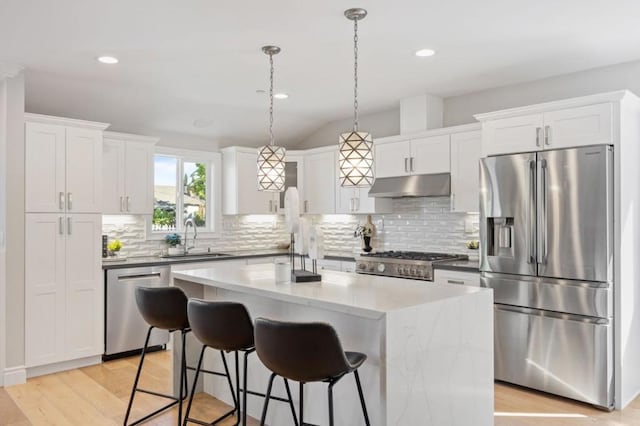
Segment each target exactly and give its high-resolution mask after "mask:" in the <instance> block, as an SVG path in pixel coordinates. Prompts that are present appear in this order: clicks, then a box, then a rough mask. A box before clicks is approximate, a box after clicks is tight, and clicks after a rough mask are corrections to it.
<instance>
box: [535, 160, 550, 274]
mask: <svg viewBox="0 0 640 426" xmlns="http://www.w3.org/2000/svg"><path fill="white" fill-rule="evenodd" d="M538 174H539V176H538V178H539V186H538V195H539V198H538V209H537V211H538V254H537V262H538V263H539V264H540V265H546V263H547V243H548V232H547V228H548V226H547V225H548V223H547V222H548V221H547V160H545V159H544V158H543V159H540V160H538Z"/></svg>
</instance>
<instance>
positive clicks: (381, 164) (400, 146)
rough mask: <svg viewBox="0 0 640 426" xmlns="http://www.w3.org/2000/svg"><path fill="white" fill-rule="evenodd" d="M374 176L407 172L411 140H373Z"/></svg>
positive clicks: (404, 173) (390, 175)
mask: <svg viewBox="0 0 640 426" xmlns="http://www.w3.org/2000/svg"><path fill="white" fill-rule="evenodd" d="M374 147H375V148H374V149H375V156H374V157H373V158H374V162H375V170H376V173H375V176H376V178H384V177H392V176H405V175H408V174H410V172H409V158H411V142H410V141H408V140H405V141H396V142H384V143H380V142H377V141H376V142H374Z"/></svg>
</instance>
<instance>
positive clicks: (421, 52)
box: [416, 49, 436, 58]
mask: <svg viewBox="0 0 640 426" xmlns="http://www.w3.org/2000/svg"><path fill="white" fill-rule="evenodd" d="M435 54H436V51H435V50H432V49H420V50H418V51H417V52H416V56H419V57H421V58H426V57H427V56H433V55H435Z"/></svg>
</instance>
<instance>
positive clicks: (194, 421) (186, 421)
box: [185, 409, 236, 426]
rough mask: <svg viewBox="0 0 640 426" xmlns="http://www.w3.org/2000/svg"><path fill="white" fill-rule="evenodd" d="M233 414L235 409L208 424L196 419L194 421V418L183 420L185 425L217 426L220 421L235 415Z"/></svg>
mask: <svg viewBox="0 0 640 426" xmlns="http://www.w3.org/2000/svg"><path fill="white" fill-rule="evenodd" d="M235 412H236V410H235V409H233V410H230V411H228V412H227V413H225V414H223V415H222V416H220V417H218V418H217V419H215V420H214V421H212V422H209V423H207V422H204V421H202V420H198V419H194V418H191V417H187V418H186V419H185V423H195V424H199V425H203V426H213V425H217V424H218V423H220V422H221V421H223V420H224V419H226V418H227V417H229V416H231V415H233V413H235Z"/></svg>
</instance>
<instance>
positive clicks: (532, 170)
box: [527, 160, 536, 264]
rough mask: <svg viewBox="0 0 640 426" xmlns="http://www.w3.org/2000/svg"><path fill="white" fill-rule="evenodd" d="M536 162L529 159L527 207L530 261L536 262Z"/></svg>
mask: <svg viewBox="0 0 640 426" xmlns="http://www.w3.org/2000/svg"><path fill="white" fill-rule="evenodd" d="M535 197H536V162H535V160H529V208H528V209H527V228H528V232H529V235H528V237H527V238H528V239H527V242H528V246H529V247H528V248H529V256H528V263H530V264H531V263H536V245H535V241H536V239H535V236H536V228H535V222H534V216H535V202H536V199H535Z"/></svg>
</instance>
